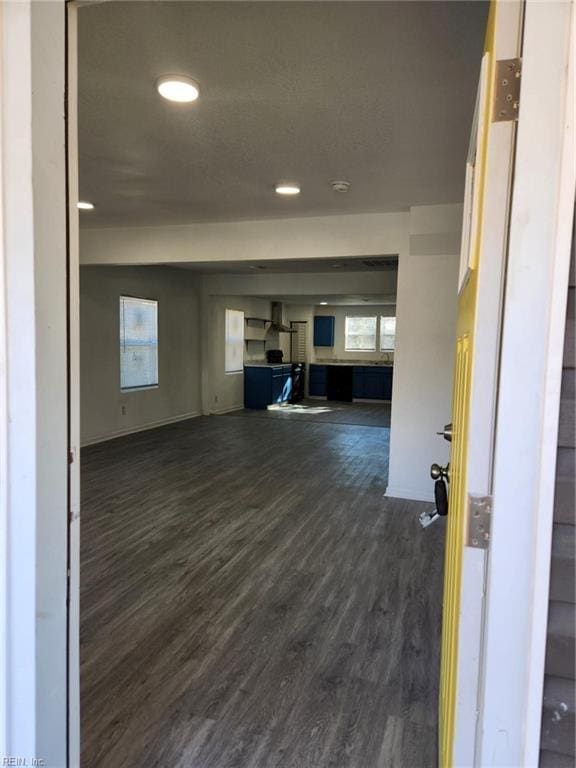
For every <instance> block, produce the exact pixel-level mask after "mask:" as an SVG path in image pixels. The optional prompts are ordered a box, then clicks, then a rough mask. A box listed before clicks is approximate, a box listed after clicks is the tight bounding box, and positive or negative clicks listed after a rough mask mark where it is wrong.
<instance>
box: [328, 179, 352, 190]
mask: <svg viewBox="0 0 576 768" xmlns="http://www.w3.org/2000/svg"><path fill="white" fill-rule="evenodd" d="M330 186H331V187H332V191H333V192H348V191H349V190H350V182H349V181H331V182H330Z"/></svg>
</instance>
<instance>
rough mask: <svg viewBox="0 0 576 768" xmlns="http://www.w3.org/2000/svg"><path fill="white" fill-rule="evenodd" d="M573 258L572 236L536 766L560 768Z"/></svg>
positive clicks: (574, 552) (573, 548)
mask: <svg viewBox="0 0 576 768" xmlns="http://www.w3.org/2000/svg"><path fill="white" fill-rule="evenodd" d="M574 262H575V258H574V239H573V240H572V261H571V265H570V283H569V288H568V305H567V312H566V334H565V340H564V342H565V343H564V368H563V372H562V390H561V399H560V420H559V429H558V458H557V464H556V491H555V498H554V527H553V532H552V557H551V563H550V603H549V608H548V636H547V641H546V671H545V676H544V701H543V706H542V735H541V753H540V768H564V767H565V766H566V768H568V767H571V766H573V765H574V762H575V761H574V758H575V756H576V744H575V726H576V720H575V713H576V684H575V682H574V680H575V669H574V667H575V624H576V608H575V595H574V591H575V581H576V569H575V557H576V519H575V517H576V509H575V507H576V502H575V497H576V485H575V480H574V475H575V464H576V448H575V446H576V441H575V431H576V430H575V423H576V418H575V409H574V405H575V397H574V390H575V381H576V351H575V350H576V346H575V343H574V325H575V316H574V300H575V292H576V288H575V285H576V280H575V276H574V269H575V267H574Z"/></svg>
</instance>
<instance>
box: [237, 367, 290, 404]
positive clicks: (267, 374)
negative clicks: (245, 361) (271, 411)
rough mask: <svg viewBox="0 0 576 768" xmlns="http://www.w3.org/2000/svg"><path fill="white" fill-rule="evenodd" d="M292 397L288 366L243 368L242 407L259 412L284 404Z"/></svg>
mask: <svg viewBox="0 0 576 768" xmlns="http://www.w3.org/2000/svg"><path fill="white" fill-rule="evenodd" d="M291 395H292V367H291V366H290V365H263V366H252V365H247V366H244V406H245V407H246V408H259V409H261V410H263V409H265V408H267V407H268V406H269V405H273V404H278V403H285V402H287V401H288V400H289V399H290V397H291Z"/></svg>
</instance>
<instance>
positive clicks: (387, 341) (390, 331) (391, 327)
mask: <svg viewBox="0 0 576 768" xmlns="http://www.w3.org/2000/svg"><path fill="white" fill-rule="evenodd" d="M395 348H396V318H395V317H381V318H380V351H381V352H390V351H393V350H394V349H395Z"/></svg>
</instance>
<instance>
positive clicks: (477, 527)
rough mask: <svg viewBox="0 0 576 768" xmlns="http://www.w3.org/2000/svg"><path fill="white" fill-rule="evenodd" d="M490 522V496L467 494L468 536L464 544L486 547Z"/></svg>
mask: <svg viewBox="0 0 576 768" xmlns="http://www.w3.org/2000/svg"><path fill="white" fill-rule="evenodd" d="M491 522H492V496H472V494H469V495H468V536H467V541H466V545H467V546H468V547H474V548H475V549H488V545H489V543H490V526H491Z"/></svg>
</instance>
